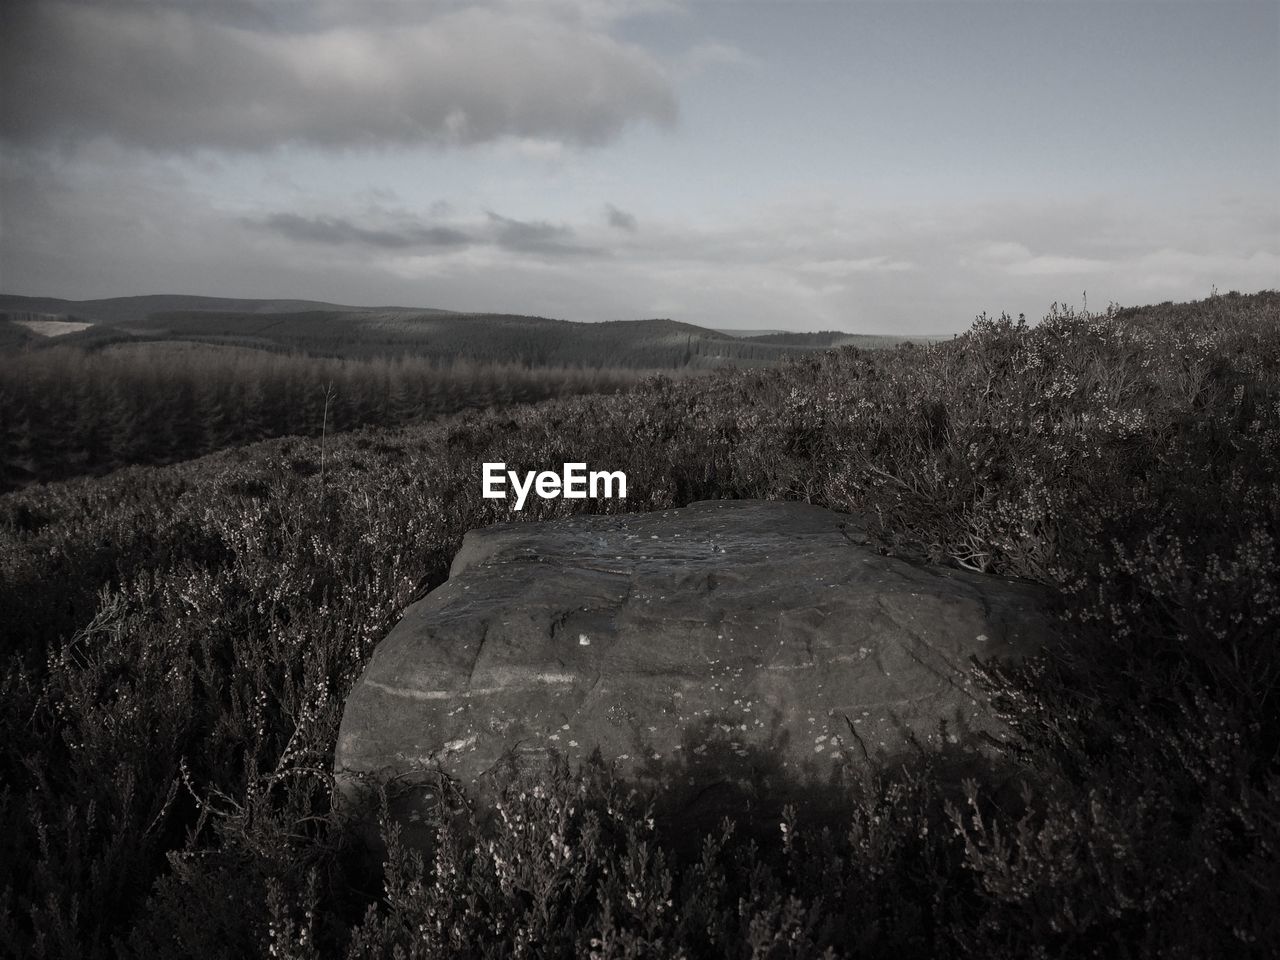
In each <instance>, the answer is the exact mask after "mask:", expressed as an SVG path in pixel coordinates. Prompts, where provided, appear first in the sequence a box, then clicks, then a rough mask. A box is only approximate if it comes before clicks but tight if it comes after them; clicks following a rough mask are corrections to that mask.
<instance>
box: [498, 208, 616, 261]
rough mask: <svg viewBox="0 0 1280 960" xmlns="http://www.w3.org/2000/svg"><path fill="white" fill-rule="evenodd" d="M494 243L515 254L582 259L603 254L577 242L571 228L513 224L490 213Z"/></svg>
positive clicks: (537, 223)
mask: <svg viewBox="0 0 1280 960" xmlns="http://www.w3.org/2000/svg"><path fill="white" fill-rule="evenodd" d="M488 217H489V224H490V226H491V227H492V228H493V241H494V242H495V243H496V244H497V245H498V246H500V247H502V248H503V249H504V250H511V251H513V252H516V253H534V254H540V255H541V254H551V255H555V256H560V255H566V254H567V255H579V254H589V253H602V252H603V251H601V250H600V249H598V248H595V247H590V246H585V245H582V244H579V243H575V242H574V236H575V235H574V232H573V230H572V228H570V227H567V226H564V225H561V224H554V223H549V222H547V221H545V220H513V219H511V218H510V217H503V216H500V215H498V214H496V213H493V212H492V211H490V212H489V213H488Z"/></svg>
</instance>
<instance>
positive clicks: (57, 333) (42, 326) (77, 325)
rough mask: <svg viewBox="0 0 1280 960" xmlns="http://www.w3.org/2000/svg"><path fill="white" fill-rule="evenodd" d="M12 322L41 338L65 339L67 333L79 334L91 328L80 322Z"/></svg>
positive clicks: (88, 324)
mask: <svg viewBox="0 0 1280 960" xmlns="http://www.w3.org/2000/svg"><path fill="white" fill-rule="evenodd" d="M13 322H14V323H16V324H17V325H18V326H20V327H26V328H27V329H28V330H30V331H31V332H32V333H34V334H36V335H37V336H41V337H65V336H66V335H67V334H68V333H79V332H80V331H81V330H88V329H89V328H90V327H92V326H93V324H92V323H84V322H83V321H80V320H14V321H13Z"/></svg>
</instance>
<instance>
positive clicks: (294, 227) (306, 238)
mask: <svg viewBox="0 0 1280 960" xmlns="http://www.w3.org/2000/svg"><path fill="white" fill-rule="evenodd" d="M253 225H254V226H257V227H260V228H262V229H264V230H268V231H270V232H272V233H277V234H279V235H280V236H282V237H287V238H288V239H290V240H298V241H301V242H303V243H326V244H363V245H365V246H371V247H382V248H385V249H390V250H405V249H410V248H413V247H460V246H464V245H466V244H467V243H469V242H470V240H471V238H470V237H468V236H467V235H466V234H465V233H463V232H462V231H461V230H455V229H454V228H452V227H437V226H427V225H423V224H403V225H400V226H396V227H389V228H388V227H383V228H369V227H361V226H358V225H356V224H354V223H352V222H351V221H350V220H344V219H342V218H341V217H303V216H299V215H298V214H296V213H273V214H271V216H269V217H267V218H265V219H263V220H259V221H253Z"/></svg>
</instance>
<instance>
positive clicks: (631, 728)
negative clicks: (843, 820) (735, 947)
mask: <svg viewBox="0 0 1280 960" xmlns="http://www.w3.org/2000/svg"><path fill="white" fill-rule="evenodd" d="M1049 630H1050V627H1049V623H1048V620H1047V618H1046V617H1045V615H1044V614H1043V612H1042V595H1041V592H1040V590H1039V588H1036V587H1034V586H1033V585H1029V584H1024V583H1017V582H1012V581H1008V580H1002V579H998V578H995V577H988V576H982V575H978V574H972V573H967V572H964V571H957V570H952V569H944V568H941V567H929V566H922V565H917V564H912V563H907V562H905V561H902V560H897V559H892V558H888V557H884V556H881V555H879V554H878V553H877V552H876V551H875V550H873V549H871V548H869V547H867V546H865V545H864V543H863V540H862V538H861V535H860V529H859V527H858V524H857V521H856V520H855V518H853V517H851V516H847V515H842V514H837V513H833V512H831V511H828V510H824V509H821V508H818V507H814V506H810V505H807V504H800V503H772V502H760V501H708V502H703V503H696V504H694V505H692V506H690V507H687V508H684V509H679V510H668V511H664V512H661V513H646V514H628V515H614V516H580V517H574V518H571V519H567V520H558V521H551V522H542V523H516V524H503V525H499V526H495V527H490V528H487V529H483V530H474V531H472V532H470V533H469V534H467V536H466V539H465V540H464V542H463V545H462V549H461V550H460V552H459V553H458V555H457V557H456V559H455V560H454V563H453V568H452V570H451V573H450V577H449V580H448V582H446V583H445V584H444V585H442V586H441V587H439V588H438V589H436V590H434V591H433V592H432V593H430V594H429V595H427V596H426V597H425V598H424V599H422V600H421V601H419V602H418V603H415V604H414V605H412V606H410V607H409V608H408V609H407V610H406V611H405V614H404V617H403V619H402V620H401V621H400V622H399V624H397V626H396V627H395V628H394V629H393V630H392V631H391V632H390V634H389V635H388V636H387V637H386V638H385V639H384V640H383V641H382V642H381V643H380V644H379V645H378V647H377V649H376V650H375V651H374V654H373V658H372V660H371V662H370V663H369V665H368V667H367V669H366V670H365V672H364V675H363V676H362V678H361V679H360V681H359V683H358V684H357V685H356V687H355V688H354V690H353V691H352V693H351V695H350V697H349V699H348V701H347V703H346V708H345V712H344V715H343V719H342V727H341V731H340V735H339V740H338V748H337V756H336V772H337V775H338V779H339V784H340V787H341V788H342V789H343V790H344V791H345V792H346V794H347V795H348V796H355V795H357V794H358V793H359V792H360V785H361V784H362V783H368V782H370V779H371V778H377V779H381V778H387V777H395V778H399V779H400V780H401V781H408V782H410V783H412V782H413V781H414V780H415V779H418V778H422V779H424V780H425V779H427V778H428V775H429V774H431V773H432V772H433V771H434V772H443V773H446V774H448V775H449V776H450V777H452V778H454V779H456V780H459V781H462V783H463V784H464V785H467V786H469V787H473V788H478V789H481V790H483V788H484V786H485V784H486V783H487V782H490V781H491V780H492V778H493V777H494V776H495V775H496V774H497V773H498V772H499V771H500V770H501V768H502V767H503V766H504V764H505V763H506V762H515V761H518V760H520V759H524V760H535V761H537V760H540V759H541V758H544V757H546V756H547V755H549V754H550V753H552V752H556V753H560V754H565V755H567V756H568V757H569V758H570V760H580V759H586V758H587V757H588V756H589V755H591V754H592V753H593V752H594V751H597V750H598V751H599V759H601V760H602V761H603V762H604V763H606V764H610V765H613V766H614V767H616V768H617V769H618V770H619V771H620V772H622V773H624V774H627V775H631V776H636V777H640V778H651V779H653V780H655V781H663V780H666V781H670V782H676V783H680V784H683V786H684V787H686V788H687V789H688V791H689V797H691V798H693V797H697V798H701V799H702V800H703V801H705V800H706V798H707V797H708V796H710V795H714V794H715V791H716V789H717V788H719V787H722V786H725V785H730V786H732V785H735V784H736V785H739V786H741V785H742V784H743V783H745V782H747V781H748V780H751V779H753V778H754V780H755V781H756V783H757V787H759V784H760V782H761V778H762V777H763V779H764V780H765V781H767V780H769V778H773V779H774V780H786V781H788V782H793V783H794V782H813V783H820V782H828V781H830V779H831V778H832V776H833V775H838V774H839V773H840V771H841V770H842V769H846V768H847V767H848V766H849V765H851V764H853V765H857V764H861V763H865V762H866V759H867V758H868V757H870V756H874V755H876V754H881V755H885V756H893V755H896V754H899V753H902V752H903V751H905V750H913V749H915V748H914V747H912V746H910V744H911V742H912V740H913V739H914V740H915V741H917V742H918V743H919V744H922V745H923V744H928V743H931V742H934V743H936V742H938V741H939V739H940V738H942V739H945V740H949V741H951V742H953V743H955V744H958V745H959V746H958V748H961V749H963V748H965V747H966V745H972V746H973V747H974V748H975V749H976V745H977V743H978V740H979V738H978V737H977V736H976V734H977V733H978V732H979V731H986V732H988V733H990V734H992V735H995V736H1000V735H1001V733H1000V730H999V727H998V724H997V723H996V722H995V721H994V720H993V719H992V718H991V717H990V715H989V714H988V712H987V711H986V710H985V709H984V705H983V703H982V702H981V697H980V695H979V693H978V691H977V690H976V689H975V688H974V686H973V685H972V683H971V682H970V680H969V678H968V676H967V674H966V668H967V663H968V660H969V658H970V657H971V656H977V657H982V658H985V657H992V656H1019V655H1023V654H1026V653H1028V652H1032V651H1035V650H1036V649H1038V648H1039V646H1040V645H1041V644H1042V643H1043V642H1044V640H1045V638H1046V637H1047V636H1048V634H1049ZM764 789H767V783H766V784H765V787H764Z"/></svg>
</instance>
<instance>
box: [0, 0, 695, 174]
mask: <svg viewBox="0 0 1280 960" xmlns="http://www.w3.org/2000/svg"><path fill="white" fill-rule="evenodd" d="M301 6H302V7H303V8H305V6H306V5H305V4H304V5H301ZM0 7H2V8H3V11H2V12H0V88H3V90H4V91H5V95H4V96H3V98H0V138H3V139H8V140H11V141H14V142H18V143H33V144H39V143H75V142H82V141H86V140H90V139H93V138H95V137H107V138H111V139H114V140H116V141H119V142H121V143H124V144H128V145H132V146H141V147H145V148H149V149H153V150H160V151H165V150H189V149H195V148H200V147H211V148H222V149H230V150H246V151H253V150H265V149H269V148H271V147H274V146H277V145H280V144H284V143H291V142H299V143H307V144H312V145H317V146H321V147H332V148H339V147H376V146H382V145H393V144H421V143H426V144H435V145H457V144H462V145H465V144H473V143H479V142H483V141H487V140H492V139H495V138H499V137H502V136H506V135H512V136H522V137H534V138H542V139H550V140H560V141H564V142H567V143H573V144H578V145H594V144H600V143H604V142H607V141H609V140H610V139H612V138H613V137H614V136H616V135H617V134H618V133H619V132H620V131H621V130H622V129H623V128H624V127H625V126H626V125H628V124H630V123H633V122H637V121H650V122H655V123H658V124H664V125H665V124H670V123H672V122H673V121H674V119H675V115H676V103H675V98H674V94H673V92H672V89H671V86H670V83H669V80H668V77H667V75H666V73H665V72H664V70H663V68H662V67H661V65H660V64H659V63H658V62H657V61H656V60H654V59H653V58H652V57H651V56H649V55H648V54H647V53H645V52H644V51H643V50H641V49H640V48H638V47H636V46H634V45H629V44H626V43H622V42H620V41H618V40H615V39H614V38H612V37H611V36H609V35H608V33H607V32H605V28H604V27H603V26H602V25H600V24H599V23H597V22H595V21H592V20H590V19H587V18H582V17H565V16H557V15H552V14H550V13H548V12H547V10H548V9H551V8H545V7H543V6H541V5H537V4H531V5H520V4H496V5H493V6H484V5H481V6H467V7H461V6H459V5H455V4H448V3H446V4H433V5H430V6H428V7H426V8H425V9H426V10H427V11H428V12H427V13H422V12H421V11H422V10H423V8H420V7H419V8H416V9H418V11H419V13H418V14H417V16H416V17H412V18H401V19H402V20H403V21H404V22H398V23H397V22H393V21H388V20H387V19H386V18H384V17H378V16H375V15H374V13H375V11H377V10H379V9H382V7H381V6H380V5H377V4H372V5H366V4H357V3H350V4H332V3H331V4H325V5H324V8H325V9H326V10H327V11H328V14H327V15H326V16H325V17H324V18H322V20H321V22H320V23H319V25H317V23H316V18H314V17H308V18H305V21H304V19H303V18H302V17H301V15H300V14H299V15H294V16H293V17H292V19H290V16H289V15H287V11H289V10H290V9H297V7H296V6H295V5H292V4H285V5H281V4H266V3H245V2H239V3H235V4H233V5H231V6H229V7H226V8H221V5H220V4H174V3H148V4H140V3H120V2H106V3H102V2H96V3H92V4H91V3H88V2H85V0H75V2H32V0H8V2H6V3H4V4H0ZM220 8H221V9H220ZM388 9H390V8H388ZM282 11H284V12H282ZM356 16H359V17H361V18H362V19H360V20H356V19H354V18H355V17H356Z"/></svg>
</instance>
